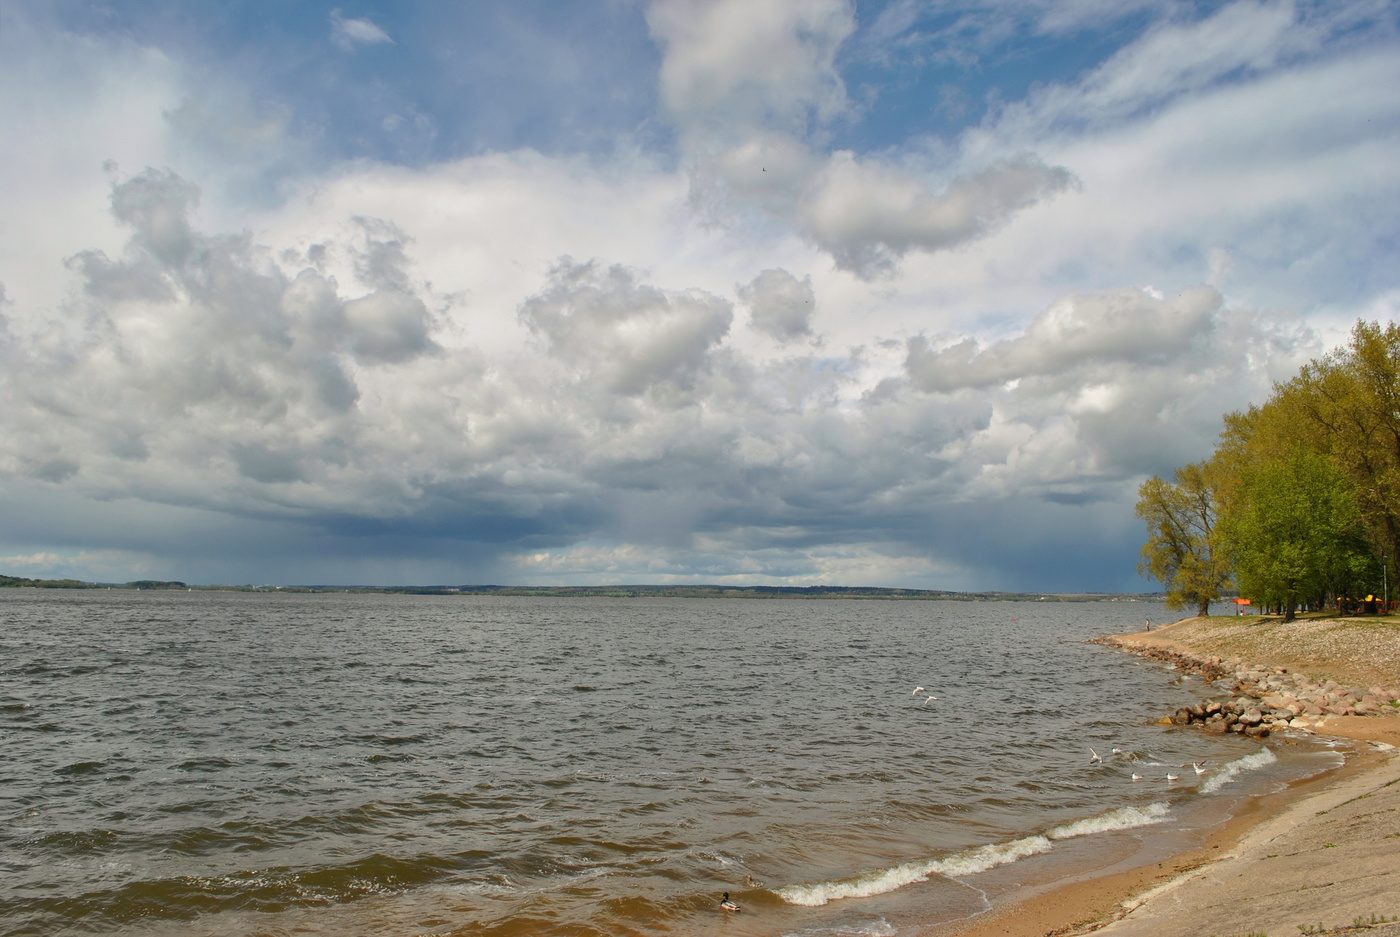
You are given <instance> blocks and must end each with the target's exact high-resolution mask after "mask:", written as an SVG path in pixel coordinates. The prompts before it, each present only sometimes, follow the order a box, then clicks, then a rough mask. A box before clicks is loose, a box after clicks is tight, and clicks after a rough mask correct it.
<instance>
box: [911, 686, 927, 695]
mask: <svg viewBox="0 0 1400 937" xmlns="http://www.w3.org/2000/svg"><path fill="white" fill-rule="evenodd" d="M923 692H924V688H923V687H921V686H916V687H914V692H913V693H910V694H909V695H910V696H918V695H919V694H920V693H923Z"/></svg>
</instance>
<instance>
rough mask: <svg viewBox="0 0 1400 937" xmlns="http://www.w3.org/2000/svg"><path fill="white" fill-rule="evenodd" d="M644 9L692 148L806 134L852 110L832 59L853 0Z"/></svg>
mask: <svg viewBox="0 0 1400 937" xmlns="http://www.w3.org/2000/svg"><path fill="white" fill-rule="evenodd" d="M646 15H647V23H648V25H649V26H650V27H651V32H652V35H653V36H654V37H656V39H657V41H658V42H659V43H660V44H661V46H662V47H663V49H664V52H665V58H664V59H663V61H662V65H661V75H660V83H661V96H662V100H663V101H664V102H665V105H666V108H667V111H668V112H669V114H670V115H671V117H672V119H673V120H675V121H676V122H677V124H679V126H680V127H681V131H682V134H683V135H685V136H686V137H687V138H688V139H689V141H690V146H692V147H696V148H701V147H708V146H710V145H711V144H712V143H720V142H721V141H725V140H728V141H734V140H736V139H737V140H742V139H744V138H746V137H748V136H749V135H750V134H751V133H753V132H754V131H756V130H759V129H763V128H767V129H771V130H775V131H778V132H782V133H785V134H791V135H796V136H801V135H803V134H805V133H806V132H807V131H808V130H809V129H811V128H812V127H813V126H814V125H820V124H822V123H824V122H826V121H829V120H831V119H833V118H834V117H836V116H837V115H838V114H840V113H841V111H842V110H844V109H845V107H846V96H845V87H844V85H843V83H842V81H841V77H840V75H839V74H838V73H837V71H836V68H835V64H834V60H835V57H836V51H837V49H839V48H840V46H841V43H842V42H843V41H845V39H846V37H847V36H849V35H850V34H851V32H852V30H853V29H854V28H855V20H854V15H853V11H852V9H851V6H850V4H849V3H847V2H846V0H771V2H765V3H751V2H748V0H657V2H654V3H652V4H651V5H650V6H649V7H648V8H647V14H646Z"/></svg>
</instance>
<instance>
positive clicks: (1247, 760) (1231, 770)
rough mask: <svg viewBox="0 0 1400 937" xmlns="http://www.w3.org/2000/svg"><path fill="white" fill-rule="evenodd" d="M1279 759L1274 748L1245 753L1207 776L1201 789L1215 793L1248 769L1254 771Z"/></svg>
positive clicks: (1202, 791)
mask: <svg viewBox="0 0 1400 937" xmlns="http://www.w3.org/2000/svg"><path fill="white" fill-rule="evenodd" d="M1276 761H1278V757H1277V756H1276V755H1274V753H1273V750H1272V749H1268V748H1261V749H1260V750H1259V751H1257V752H1255V753H1254V754H1252V755H1245V756H1244V757H1243V758H1237V759H1235V760H1234V761H1231V762H1228V763H1227V764H1225V765H1223V766H1221V768H1220V770H1219V771H1217V772H1215V774H1212V775H1211V776H1210V777H1208V778H1206V779H1205V781H1204V782H1203V783H1202V784H1201V786H1200V788H1199V790H1200V792H1201V793H1202V794H1213V793H1215V792H1216V791H1218V790H1220V789H1221V788H1222V787H1224V786H1225V785H1226V784H1229V783H1230V782H1231V781H1233V780H1235V778H1237V777H1239V776H1240V775H1241V774H1243V773H1244V772H1246V771H1254V770H1256V769H1258V768H1263V767H1266V766H1268V765H1271V764H1273V763H1274V762H1276Z"/></svg>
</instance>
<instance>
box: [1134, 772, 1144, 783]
mask: <svg viewBox="0 0 1400 937" xmlns="http://www.w3.org/2000/svg"><path fill="white" fill-rule="evenodd" d="M1133 780H1134V781H1141V780H1142V775H1140V774H1138V773H1137V772H1136V771H1134V772H1133Z"/></svg>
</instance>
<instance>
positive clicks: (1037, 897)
mask: <svg viewBox="0 0 1400 937" xmlns="http://www.w3.org/2000/svg"><path fill="white" fill-rule="evenodd" d="M1212 621H1213V620H1212V619H1183V620H1181V621H1179V622H1176V623H1174V624H1171V625H1166V626H1163V627H1160V628H1158V629H1156V630H1154V631H1152V632H1139V633H1136V634H1129V635H1115V636H1108V637H1109V639H1108V640H1105V641H1103V642H1102V643H1106V644H1109V645H1110V646H1113V647H1117V648H1119V649H1122V650H1126V651H1129V652H1133V653H1139V650H1138V649H1142V648H1161V649H1167V650H1169V651H1172V652H1175V653H1177V654H1181V655H1184V656H1186V657H1191V658H1196V659H1199V660H1200V661H1201V662H1203V663H1205V662H1209V661H1211V660H1214V661H1215V662H1216V663H1219V662H1220V661H1221V657H1220V655H1219V654H1218V653H1217V652H1218V651H1219V647H1212V646H1211V643H1210V642H1208V641H1207V640H1204V638H1205V637H1206V636H1205V635H1204V631H1205V630H1206V629H1209V628H1210V626H1211V625H1210V623H1211V622H1212ZM1193 626H1194V627H1193ZM1240 627H1248V625H1241V624H1240V623H1238V622H1237V621H1236V620H1231V619H1224V620H1223V621H1222V622H1221V624H1219V625H1218V630H1222V631H1223V630H1226V629H1235V630H1238V629H1239V628H1240ZM1173 632H1175V634H1173ZM1252 637H1257V634H1255V635H1252ZM1334 643H1335V642H1334ZM1361 656H1362V657H1365V655H1361ZM1278 658H1284V659H1286V660H1287V663H1288V669H1292V670H1294V671H1295V672H1313V673H1318V674H1325V675H1329V676H1330V675H1334V674H1336V673H1337V672H1338V670H1339V669H1340V670H1341V671H1342V672H1345V671H1346V669H1347V667H1348V666H1351V664H1349V663H1348V661H1347V659H1346V655H1342V654H1338V655H1336V657H1334V656H1333V655H1332V654H1330V653H1329V654H1327V655H1326V656H1325V657H1324V656H1319V657H1317V658H1314V659H1311V660H1308V659H1300V658H1299V656H1298V654H1297V651H1296V649H1294V648H1289V649H1288V653H1287V654H1281V655H1277V656H1276V657H1275V660H1277V659H1278ZM1255 659H1256V660H1258V659H1259V658H1258V657H1255ZM1233 663H1237V664H1238V661H1233ZM1266 663H1267V664H1268V665H1269V668H1270V671H1272V670H1274V669H1275V668H1276V669H1277V670H1278V671H1279V672H1283V671H1284V669H1285V668H1283V667H1282V666H1281V665H1276V664H1275V663H1274V660H1267V659H1266ZM1368 664H1375V660H1374V659H1370V660H1362V661H1361V662H1360V666H1361V668H1362V669H1361V670H1359V671H1355V667H1353V671H1354V672H1355V673H1360V674H1363V675H1369V676H1374V675H1375V674H1374V670H1372V671H1369V672H1368V671H1367V670H1366V667H1367V665H1368ZM1244 666H1248V665H1244ZM1382 666H1384V662H1382ZM1353 675H1354V674H1353ZM1388 676H1389V680H1387V681H1386V683H1387V684H1390V685H1391V689H1394V686H1393V684H1394V683H1395V681H1396V680H1398V679H1400V670H1394V671H1390V673H1389V674H1388ZM1318 682H1319V683H1321V682H1322V681H1321V680H1320V679H1319V680H1318ZM1304 724H1305V725H1307V728H1306V729H1303V731H1305V732H1307V734H1309V735H1312V736H1314V737H1319V738H1324V739H1335V740H1338V741H1339V742H1342V743H1346V748H1345V749H1343V750H1342V754H1343V756H1344V758H1345V761H1344V764H1343V765H1342V766H1341V767H1338V768H1336V769H1334V770H1331V771H1326V772H1323V773H1322V774H1320V775H1318V776H1316V777H1313V778H1309V779H1307V780H1304V781H1301V782H1297V783H1295V784H1293V785H1290V786H1289V787H1288V788H1286V789H1284V790H1282V791H1278V792H1276V793H1273V794H1269V795H1265V796H1263V797H1259V798H1256V799H1255V800H1253V801H1251V802H1249V803H1248V804H1247V805H1246V806H1245V807H1244V809H1243V810H1242V811H1241V812H1240V813H1238V814H1236V815H1235V816H1233V817H1231V818H1230V819H1228V820H1227V821H1226V822H1225V823H1223V824H1222V825H1221V826H1220V827H1219V828H1218V829H1215V830H1212V831H1211V832H1210V833H1209V834H1208V835H1207V837H1206V839H1205V841H1204V842H1203V843H1202V845H1201V846H1200V847H1198V848H1194V849H1190V850H1187V851H1185V852H1181V853H1178V854H1176V855H1173V856H1171V857H1169V858H1166V859H1163V860H1161V861H1159V862H1154V863H1149V864H1146V865H1142V866H1138V867H1134V868H1130V869H1127V870H1120V871H1115V872H1111V873H1108V874H1104V875H1093V876H1090V877H1088V878H1085V879H1083V880H1074V881H1068V882H1061V883H1058V884H1052V885H1049V886H1047V887H1045V888H1042V889H1036V890H1035V891H1034V892H1033V893H1031V894H1028V895H1026V896H1023V897H1021V898H1019V899H1017V900H1016V901H1014V902H1013V903H1010V904H1007V905H1005V906H1002V907H998V908H993V909H992V910H990V911H987V912H986V913H984V914H981V915H978V916H977V917H974V918H971V919H969V920H968V921H966V922H965V923H964V924H963V925H961V926H958V927H956V928H955V929H953V930H951V931H950V930H948V929H946V928H944V929H942V930H940V933H944V934H952V935H955V937H1078V935H1084V934H1091V933H1093V934H1102V935H1111V937H1147V935H1169V937H1178V935H1179V937H1188V935H1200V937H1214V935H1219V937H1236V935H1238V937H1245V935H1250V934H1260V933H1274V934H1282V933H1293V932H1296V931H1297V930H1299V929H1300V928H1302V927H1308V928H1310V929H1311V930H1310V931H1309V932H1310V933H1315V934H1318V935H1323V934H1344V933H1345V934H1350V933H1357V934H1361V933H1365V934H1370V935H1373V937H1397V935H1400V923H1393V924H1385V925H1378V926H1375V927H1372V926H1370V925H1368V926H1365V927H1363V928H1360V929H1358V928H1356V927H1355V926H1353V923H1354V922H1356V921H1358V920H1359V921H1363V922H1364V921H1378V920H1379V919H1380V918H1383V917H1388V918H1393V919H1396V920H1397V921H1400V715H1394V714H1386V715H1364V716H1361V715H1334V714H1324V716H1323V718H1322V719H1320V720H1307V721H1306V722H1305V723H1304ZM1217 728H1218V727H1217ZM1202 731H1205V729H1202ZM1236 731H1238V730H1236ZM1295 731H1296V729H1295ZM1391 870H1395V871H1391ZM1287 896H1293V897H1292V898H1291V899H1290V898H1289V897H1287ZM1270 928H1272V930H1269V929H1270Z"/></svg>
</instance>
